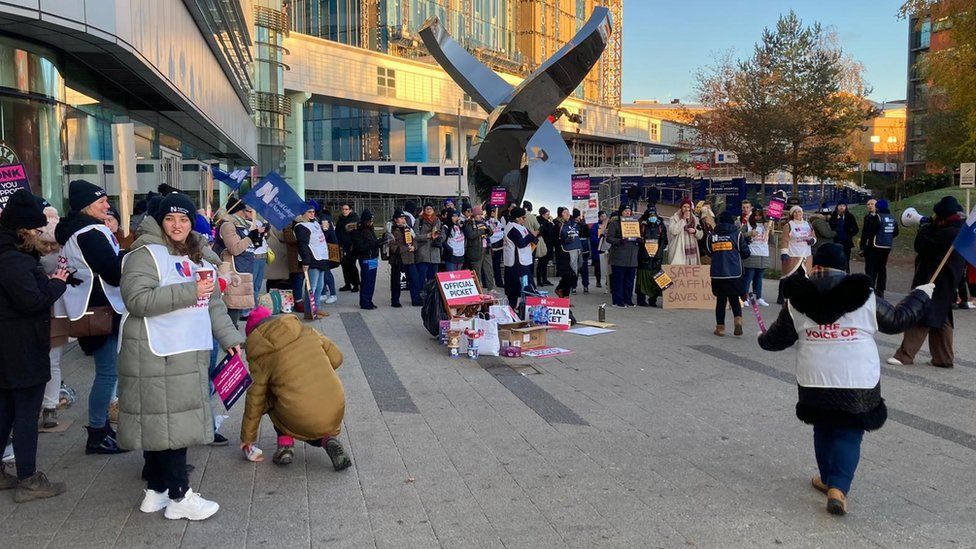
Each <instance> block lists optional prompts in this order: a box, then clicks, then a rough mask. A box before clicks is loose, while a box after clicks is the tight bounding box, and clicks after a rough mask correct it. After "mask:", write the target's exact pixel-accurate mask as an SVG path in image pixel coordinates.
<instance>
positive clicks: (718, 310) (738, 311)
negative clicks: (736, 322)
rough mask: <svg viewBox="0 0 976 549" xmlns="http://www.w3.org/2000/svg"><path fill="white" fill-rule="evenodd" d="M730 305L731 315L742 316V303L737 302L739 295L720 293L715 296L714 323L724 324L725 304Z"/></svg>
mask: <svg viewBox="0 0 976 549" xmlns="http://www.w3.org/2000/svg"><path fill="white" fill-rule="evenodd" d="M726 304H728V305H729V306H730V307H732V316H733V317H735V318H739V317H740V316H742V304H740V303H739V296H731V295H728V296H726V295H720V296H717V297H716V298H715V324H721V325H723V326H724V325H725V305H726Z"/></svg>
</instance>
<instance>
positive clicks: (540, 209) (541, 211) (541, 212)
mask: <svg viewBox="0 0 976 549" xmlns="http://www.w3.org/2000/svg"><path fill="white" fill-rule="evenodd" d="M526 209H528V208H526ZM547 213H549V208H547V207H545V206H543V207H541V208H539V215H546V214H547Z"/></svg>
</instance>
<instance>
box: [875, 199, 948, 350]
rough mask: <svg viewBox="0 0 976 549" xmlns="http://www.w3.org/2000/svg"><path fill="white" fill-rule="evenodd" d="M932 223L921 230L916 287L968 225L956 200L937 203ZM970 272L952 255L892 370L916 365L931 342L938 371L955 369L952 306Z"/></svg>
mask: <svg viewBox="0 0 976 549" xmlns="http://www.w3.org/2000/svg"><path fill="white" fill-rule="evenodd" d="M933 210H934V214H935V215H934V216H933V218H932V220H931V221H930V222H928V223H925V224H924V225H922V226H921V227H919V229H918V234H917V235H916V236H915V253H916V254H917V255H916V256H915V275H914V276H913V277H912V285H913V286H918V285H921V284H925V283H927V282H928V281H929V280H930V279H931V278H932V275H933V274H935V270H936V269H937V268H938V266H939V264H940V263H941V262H942V259H943V258H944V257H945V254H946V252H948V251H949V247H950V246H952V243H953V242H954V241H955V239H956V235H958V234H959V231H960V230H962V228H963V226H964V225H965V223H966V219H965V217H964V216H963V215H962V214H961V213H959V202H958V201H957V200H956V199H955V198H954V197H952V196H944V197H943V198H942V199H941V200H939V202H938V203H936V205H935V207H934V208H933ZM965 270H966V260H965V259H964V258H963V257H962V256H961V255H959V253H958V252H952V254H951V255H950V256H949V260H948V261H946V263H945V266H944V267H942V271H941V272H940V273H939V276H938V277H937V278H936V279H935V291H934V292H933V294H932V301H931V303H929V306H928V308H927V309H926V311H925V313H924V314H923V315H922V316H921V317H919V322H918V324H917V325H913V326H912V327H910V328H908V329H907V330H905V335H904V336H903V337H902V340H901V346H900V347H898V350H897V351H895V354H894V356H892V357H891V358H889V359H888V364H891V365H892V366H901V365H911V364H914V362H915V355H916V354H918V351H919V350H920V349H921V348H922V344H923V343H925V338H926V337H928V340H929V353H930V354H931V355H932V360H931V362H930V364H931V365H932V366H935V367H937V368H952V367H953V366H954V362H955V352H954V351H953V349H952V335H953V333H952V332H953V327H954V325H955V324H954V322H953V319H952V306H953V305H954V304H955V302H956V290H957V288H958V287H959V282H960V281H961V280H962V277H963V275H964V274H965Z"/></svg>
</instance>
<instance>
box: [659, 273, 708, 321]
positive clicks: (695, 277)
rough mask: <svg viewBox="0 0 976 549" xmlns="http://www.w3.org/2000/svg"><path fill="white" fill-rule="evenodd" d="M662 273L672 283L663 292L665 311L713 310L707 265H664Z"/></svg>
mask: <svg viewBox="0 0 976 549" xmlns="http://www.w3.org/2000/svg"><path fill="white" fill-rule="evenodd" d="M664 272H665V274H667V275H668V277H669V278H670V279H671V280H672V282H673V284H672V285H671V287H670V288H668V289H667V290H664V308H665V309H707V310H711V309H714V308H715V296H714V295H712V278H711V276H709V266H708V265H665V266H664Z"/></svg>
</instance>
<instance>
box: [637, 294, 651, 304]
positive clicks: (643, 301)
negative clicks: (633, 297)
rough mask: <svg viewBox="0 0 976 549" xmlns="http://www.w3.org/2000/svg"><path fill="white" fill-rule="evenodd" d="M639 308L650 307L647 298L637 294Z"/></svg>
mask: <svg viewBox="0 0 976 549" xmlns="http://www.w3.org/2000/svg"><path fill="white" fill-rule="evenodd" d="M637 306H638V307H648V306H649V305H648V304H647V296H646V295H644V294H637Z"/></svg>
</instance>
